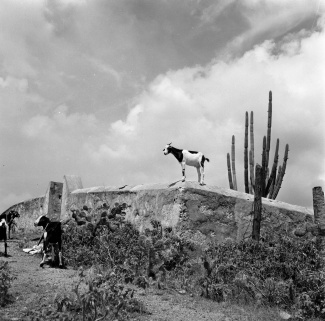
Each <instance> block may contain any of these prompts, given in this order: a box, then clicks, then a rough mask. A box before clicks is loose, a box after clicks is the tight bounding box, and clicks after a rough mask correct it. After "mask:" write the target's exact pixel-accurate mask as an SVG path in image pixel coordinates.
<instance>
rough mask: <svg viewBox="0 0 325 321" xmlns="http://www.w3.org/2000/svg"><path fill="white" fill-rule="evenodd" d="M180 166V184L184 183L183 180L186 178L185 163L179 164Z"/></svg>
mask: <svg viewBox="0 0 325 321" xmlns="http://www.w3.org/2000/svg"><path fill="white" fill-rule="evenodd" d="M181 165H182V176H183V177H182V182H185V178H186V176H185V163H181Z"/></svg>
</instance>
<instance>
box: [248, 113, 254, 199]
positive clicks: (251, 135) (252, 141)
mask: <svg viewBox="0 0 325 321" xmlns="http://www.w3.org/2000/svg"><path fill="white" fill-rule="evenodd" d="M254 163H255V160H254V113H253V111H251V119H250V151H249V170H250V185H251V191H250V192H251V194H252V193H253V189H254V184H255V182H254V181H255V178H254Z"/></svg>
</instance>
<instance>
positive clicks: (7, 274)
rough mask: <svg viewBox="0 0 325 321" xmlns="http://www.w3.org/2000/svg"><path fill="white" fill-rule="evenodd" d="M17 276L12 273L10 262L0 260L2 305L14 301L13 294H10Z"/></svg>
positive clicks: (0, 298)
mask: <svg viewBox="0 0 325 321" xmlns="http://www.w3.org/2000/svg"><path fill="white" fill-rule="evenodd" d="M15 279H16V277H15V276H13V275H12V272H11V270H10V267H9V264H8V262H3V261H0V306H1V307H3V306H5V305H6V304H7V303H10V302H12V299H13V298H12V295H10V294H9V289H10V287H11V283H12V281H13V280H15Z"/></svg>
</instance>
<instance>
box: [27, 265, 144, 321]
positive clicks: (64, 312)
mask: <svg viewBox="0 0 325 321" xmlns="http://www.w3.org/2000/svg"><path fill="white" fill-rule="evenodd" d="M79 277H80V279H79V282H78V283H77V285H76V286H75V288H74V289H73V291H72V292H70V293H58V294H56V296H55V299H54V304H52V305H50V306H49V305H47V304H45V305H44V306H41V307H40V308H39V309H37V310H33V311H30V312H28V313H27V315H26V316H25V319H26V320H27V321H36V320H66V321H70V320H75V321H78V320H89V321H92V320H128V319H129V318H130V317H131V316H133V315H134V313H144V312H145V309H144V306H143V304H141V303H140V302H139V301H138V300H136V299H135V298H133V294H134V290H133V289H131V288H128V287H127V286H125V285H124V284H123V283H121V280H120V279H119V277H118V276H117V275H116V274H115V273H114V271H112V270H109V271H107V270H105V269H102V268H100V267H97V268H91V269H90V270H88V271H86V270H84V269H80V270H79Z"/></svg>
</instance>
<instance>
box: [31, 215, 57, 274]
mask: <svg viewBox="0 0 325 321" xmlns="http://www.w3.org/2000/svg"><path fill="white" fill-rule="evenodd" d="M34 225H35V226H42V227H43V235H42V236H41V238H40V240H39V241H38V244H37V245H39V244H40V243H41V241H43V259H42V261H41V263H40V267H43V265H44V264H45V262H46V252H47V251H48V246H49V245H52V262H54V246H55V245H56V244H58V248H59V267H60V268H62V267H63V263H62V238H61V236H62V228H61V222H51V221H50V219H49V218H48V217H46V216H44V215H42V216H40V217H39V218H38V219H37V220H36V221H35V222H34Z"/></svg>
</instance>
